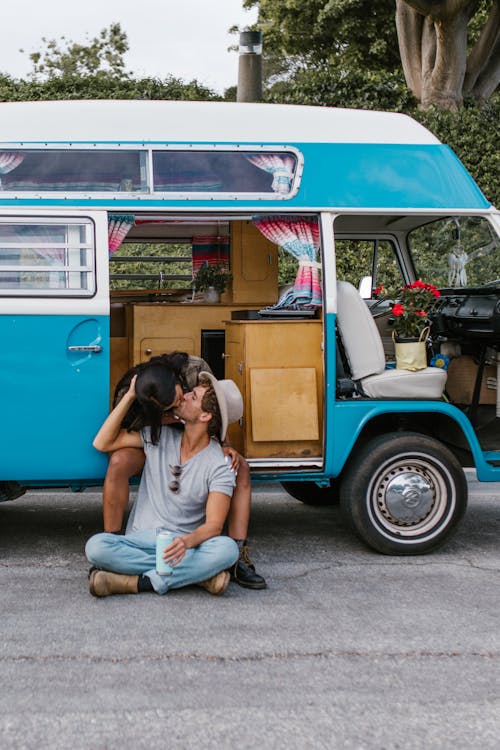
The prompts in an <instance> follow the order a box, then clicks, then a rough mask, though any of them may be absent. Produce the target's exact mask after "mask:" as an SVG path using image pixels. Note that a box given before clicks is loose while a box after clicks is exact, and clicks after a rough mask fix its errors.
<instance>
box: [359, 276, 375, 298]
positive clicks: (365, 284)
mask: <svg viewBox="0 0 500 750" xmlns="http://www.w3.org/2000/svg"><path fill="white" fill-rule="evenodd" d="M358 292H359V294H360V296H361V297H362V298H363V299H371V298H372V277H371V276H363V278H362V279H361V281H360V282H359V286H358Z"/></svg>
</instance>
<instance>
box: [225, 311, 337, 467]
mask: <svg viewBox="0 0 500 750" xmlns="http://www.w3.org/2000/svg"><path fill="white" fill-rule="evenodd" d="M321 342H322V323H321V321H320V320H293V321H279V322H275V321H230V322H228V323H227V324H226V351H225V361H226V377H227V378H231V379H232V380H234V381H235V382H236V384H237V385H238V387H239V389H240V391H241V393H242V395H243V400H244V404H245V410H244V415H243V419H242V421H241V423H240V424H235V425H232V426H231V427H230V428H229V438H230V440H231V443H232V445H233V446H234V447H235V448H236V449H237V450H238V451H239V452H240V453H242V454H243V455H244V456H246V457H248V458H273V457H287V458H294V457H304V458H305V457H308V458H309V457H312V456H320V455H321V454H322V445H323V357H322V348H321Z"/></svg>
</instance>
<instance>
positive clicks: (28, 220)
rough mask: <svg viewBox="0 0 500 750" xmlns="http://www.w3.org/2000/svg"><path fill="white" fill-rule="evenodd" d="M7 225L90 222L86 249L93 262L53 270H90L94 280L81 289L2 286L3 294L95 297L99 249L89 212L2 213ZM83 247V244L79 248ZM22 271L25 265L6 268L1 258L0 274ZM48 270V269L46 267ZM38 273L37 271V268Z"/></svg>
mask: <svg viewBox="0 0 500 750" xmlns="http://www.w3.org/2000/svg"><path fill="white" fill-rule="evenodd" d="M6 224H7V225H8V224H18V225H23V226H29V225H32V226H44V225H54V224H60V225H62V226H65V227H67V226H78V225H80V226H81V225H88V226H89V235H90V236H89V246H88V247H86V246H85V249H86V250H87V252H88V254H89V260H90V263H89V264H88V265H87V266H85V267H81V266H78V267H76V268H74V269H71V267H69V268H68V270H61V269H58V268H57V267H54V269H50V270H53V271H54V272H57V273H59V272H60V273H69V274H70V273H87V274H88V278H89V279H90V281H91V284H90V285H89V288H88V289H83V288H78V289H74V290H72V289H68V288H67V287H63V288H60V289H59V288H56V287H54V288H52V289H51V288H50V287H47V288H45V289H43V288H42V289H37V288H23V287H16V288H12V289H3V288H1V287H0V298H22V299H30V298H31V299H34V298H37V299H63V298H64V299H89V298H92V297H95V295H96V293H97V265H96V264H97V259H96V252H97V238H96V226H95V221H94V219H93V218H92V217H90V216H60V215H59V216H49V215H44V216H35V215H32V214H30V215H24V216H8V215H6V216H1V217H0V225H6ZM80 249H81V248H80ZM18 269H19V270H20V271H22V270H23V268H22V266H19V267H15V266H13V267H12V268H5V267H4V266H3V264H2V262H1V259H0V275H1V274H2V272H10V271H13V272H15V271H16V270H18ZM42 269H43V267H40V272H43V271H42ZM43 270H46V269H43ZM34 273H36V271H34Z"/></svg>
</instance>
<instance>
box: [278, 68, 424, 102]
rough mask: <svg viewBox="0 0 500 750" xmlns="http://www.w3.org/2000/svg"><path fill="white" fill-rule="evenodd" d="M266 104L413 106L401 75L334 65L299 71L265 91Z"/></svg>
mask: <svg viewBox="0 0 500 750" xmlns="http://www.w3.org/2000/svg"><path fill="white" fill-rule="evenodd" d="M265 99H266V101H270V102H275V103H283V104H307V105H316V106H327V107H354V108H360V109H384V110H395V111H401V110H402V109H405V108H406V107H408V106H412V105H414V104H415V100H414V98H413V96H412V94H411V92H410V91H409V90H408V88H407V87H406V84H405V81H404V77H403V74H402V72H400V71H395V72H388V71H382V70H378V71H377V70H364V71H363V70H361V69H352V70H351V69H348V70H346V69H342V68H341V67H340V66H338V65H336V64H333V63H322V64H321V63H316V64H314V65H310V66H308V67H301V68H298V69H297V70H296V71H295V72H294V74H293V76H291V77H289V78H287V79H286V80H281V81H277V82H276V83H274V84H273V85H272V86H270V87H269V88H268V89H267V90H266V92H265Z"/></svg>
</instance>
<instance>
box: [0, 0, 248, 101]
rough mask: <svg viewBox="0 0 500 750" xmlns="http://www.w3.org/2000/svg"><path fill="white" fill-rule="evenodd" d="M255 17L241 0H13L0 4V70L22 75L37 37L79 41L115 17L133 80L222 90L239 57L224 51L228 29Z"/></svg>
mask: <svg viewBox="0 0 500 750" xmlns="http://www.w3.org/2000/svg"><path fill="white" fill-rule="evenodd" d="M4 2H5V0H4ZM256 17H257V10H256V9H255V8H254V9H252V10H250V11H246V10H244V9H243V7H242V0H140V2H137V0H136V1H134V2H132V0H84V2H81V3H78V2H77V3H75V2H71V0H15V1H14V2H8V3H5V4H3V7H2V44H1V45H0V73H4V74H5V73H6V74H8V75H10V76H12V77H14V78H25V77H26V76H27V74H28V73H29V72H30V71H31V70H32V63H31V61H30V59H29V54H30V53H31V52H37V51H40V50H41V48H42V37H45V38H46V39H56V40H60V39H61V37H62V36H65V37H66V39H69V40H71V41H73V42H79V43H85V40H86V39H87V38H90V39H91V38H93V37H95V36H97V34H98V33H99V32H100V31H101V29H103V28H106V27H108V26H109V25H110V24H111V23H116V22H119V23H120V24H121V27H122V29H123V30H124V31H125V32H126V34H127V37H128V42H129V48H130V49H129V51H128V53H127V54H126V55H125V62H126V66H127V69H128V70H129V71H132V72H133V74H134V77H137V78H140V77H146V76H154V77H159V78H165V77H167V76H168V75H173V76H175V77H176V78H181V79H182V80H183V81H186V82H188V81H191V80H193V79H195V78H196V79H197V80H198V82H199V83H202V84H204V85H205V86H208V87H209V88H211V89H213V90H215V91H217V92H220V93H222V92H223V91H224V89H226V88H228V87H229V86H234V85H236V82H237V77H238V54H237V52H228V51H227V50H228V47H229V46H230V45H232V44H235V43H236V44H237V42H238V37H237V35H236V36H234V35H231V34H229V33H228V29H229V28H230V27H231V26H233V25H237V26H239V27H240V28H241V29H244V28H245V27H246V26H249V25H251V24H252V23H254V22H255V20H256ZM20 49H22V50H24V53H22V52H20V51H19V50H20Z"/></svg>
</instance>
